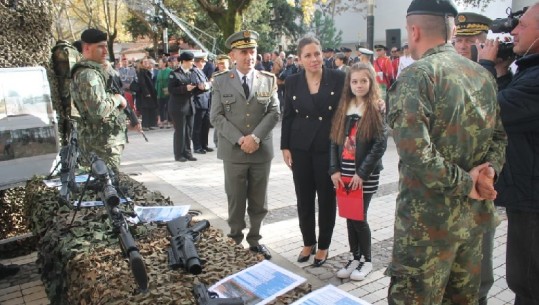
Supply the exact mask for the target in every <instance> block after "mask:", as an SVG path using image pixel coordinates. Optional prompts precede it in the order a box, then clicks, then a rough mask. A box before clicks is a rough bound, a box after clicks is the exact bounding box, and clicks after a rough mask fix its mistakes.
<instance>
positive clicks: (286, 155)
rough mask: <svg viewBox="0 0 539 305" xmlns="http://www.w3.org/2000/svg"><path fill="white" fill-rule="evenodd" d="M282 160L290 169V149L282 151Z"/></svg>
mask: <svg viewBox="0 0 539 305" xmlns="http://www.w3.org/2000/svg"><path fill="white" fill-rule="evenodd" d="M283 160H284V163H285V164H286V165H287V166H288V167H289V168H290V169H292V153H291V152H290V149H283Z"/></svg>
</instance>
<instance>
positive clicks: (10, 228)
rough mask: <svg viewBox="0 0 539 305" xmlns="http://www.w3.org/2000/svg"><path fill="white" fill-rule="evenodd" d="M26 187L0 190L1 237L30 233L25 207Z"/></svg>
mask: <svg viewBox="0 0 539 305" xmlns="http://www.w3.org/2000/svg"><path fill="white" fill-rule="evenodd" d="M24 193H25V192H24V187H15V188H11V189H7V190H2V191H0V223H2V226H1V227H0V239H6V238H11V237H14V236H17V235H21V234H25V233H29V232H30V230H29V229H28V227H27V226H26V221H25V218H24V209H23V207H24V206H23V198H24Z"/></svg>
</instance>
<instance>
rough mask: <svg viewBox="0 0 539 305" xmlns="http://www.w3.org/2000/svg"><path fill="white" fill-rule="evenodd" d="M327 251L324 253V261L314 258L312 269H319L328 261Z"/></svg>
mask: <svg viewBox="0 0 539 305" xmlns="http://www.w3.org/2000/svg"><path fill="white" fill-rule="evenodd" d="M328 255H329V251H328V252H326V257H325V258H324V259H318V258H316V257H315V258H314V262H313V267H320V266H322V265H323V264H324V263H325V262H326V261H327V260H328Z"/></svg>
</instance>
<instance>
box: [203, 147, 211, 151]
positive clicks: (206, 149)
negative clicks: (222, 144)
mask: <svg viewBox="0 0 539 305" xmlns="http://www.w3.org/2000/svg"><path fill="white" fill-rule="evenodd" d="M204 150H205V151H207V152H212V151H213V148H209V147H204Z"/></svg>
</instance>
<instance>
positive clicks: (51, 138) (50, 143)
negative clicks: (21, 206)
mask: <svg viewBox="0 0 539 305" xmlns="http://www.w3.org/2000/svg"><path fill="white" fill-rule="evenodd" d="M59 147H60V144H59V137H58V124H57V120H56V113H55V111H54V110H53V107H52V100H51V94H50V86H49V81H48V79H47V72H46V70H45V69H44V68H43V67H24V68H3V69H0V172H1V173H2V175H0V189H5V188H8V187H12V186H13V185H16V184H17V183H20V182H24V181H26V180H28V179H29V178H31V177H32V176H33V175H47V174H48V173H49V172H50V171H51V166H52V163H53V161H54V159H55V158H56V155H57V154H58V150H59Z"/></svg>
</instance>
